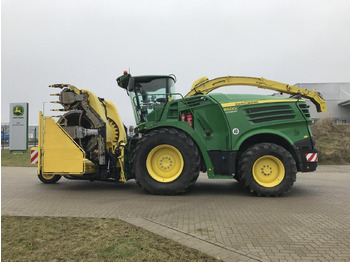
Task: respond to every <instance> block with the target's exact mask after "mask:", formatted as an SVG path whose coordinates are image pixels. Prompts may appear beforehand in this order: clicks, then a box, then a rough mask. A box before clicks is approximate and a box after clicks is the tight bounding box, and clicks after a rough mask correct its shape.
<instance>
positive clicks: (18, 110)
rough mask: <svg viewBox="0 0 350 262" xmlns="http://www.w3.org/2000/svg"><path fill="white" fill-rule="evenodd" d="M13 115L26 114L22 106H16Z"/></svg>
mask: <svg viewBox="0 0 350 262" xmlns="http://www.w3.org/2000/svg"><path fill="white" fill-rule="evenodd" d="M13 114H14V115H15V116H23V114H24V107H23V106H21V105H15V106H14V107H13Z"/></svg>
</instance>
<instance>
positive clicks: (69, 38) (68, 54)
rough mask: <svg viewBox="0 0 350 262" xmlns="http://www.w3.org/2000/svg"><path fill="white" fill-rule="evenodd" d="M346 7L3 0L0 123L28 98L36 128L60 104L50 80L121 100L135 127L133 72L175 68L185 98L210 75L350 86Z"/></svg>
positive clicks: (349, 4) (235, 0)
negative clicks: (129, 90) (124, 85)
mask: <svg viewBox="0 0 350 262" xmlns="http://www.w3.org/2000/svg"><path fill="white" fill-rule="evenodd" d="M349 10H350V1H348V0H343V1H342V0H332V1H331V0H328V1H324V0H285V1H280V0H264V1H261V0H245V1H239V0H201V1H199V0H147V1H137V0H127V1H125V0H124V1H119V0H98V1H97V0H2V1H1V122H2V123H4V122H8V121H9V104H10V103H16V102H28V103H29V108H30V109H29V110H30V113H29V123H30V124H37V123H38V111H39V110H43V108H44V110H45V114H46V115H52V113H50V112H49V109H50V108H59V107H57V105H54V104H50V103H49V101H51V100H54V99H53V97H50V96H49V94H50V93H57V89H56V90H55V89H50V88H48V86H49V85H50V84H55V83H69V84H72V85H75V86H76V87H78V88H81V89H87V90H90V91H92V92H93V93H95V94H96V95H98V96H99V97H103V98H105V99H106V100H109V101H112V102H114V103H115V104H116V105H117V107H118V109H119V112H120V114H121V117H122V119H123V121H124V123H125V125H127V126H129V125H134V119H133V113H132V108H131V105H130V100H129V97H128V96H127V94H126V93H125V91H124V90H123V89H121V88H119V87H118V86H117V83H116V81H115V79H116V78H117V77H118V76H120V75H121V74H122V73H123V71H124V70H129V69H130V71H131V74H132V75H148V74H160V75H169V74H175V75H176V77H177V80H178V81H177V91H178V92H180V93H182V94H183V95H185V94H186V93H187V92H188V91H189V90H190V88H191V85H192V83H193V82H194V81H195V80H197V79H198V78H200V77H203V76H206V77H208V78H209V79H211V78H216V77H220V76H227V75H231V76H253V77H265V78H267V79H270V80H275V81H279V82H283V83H288V84H295V83H308V82H312V83H317V82H320V83H322V82H350V48H349V47H350V30H349V28H350V16H349ZM220 91H221V89H220ZM222 91H223V92H226V93H227V92H231V93H266V92H267V91H263V90H261V89H256V88H247V87H225V88H224V89H222Z"/></svg>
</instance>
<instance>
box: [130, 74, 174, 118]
mask: <svg viewBox="0 0 350 262" xmlns="http://www.w3.org/2000/svg"><path fill="white" fill-rule="evenodd" d="M128 91H129V94H130V98H131V100H132V105H133V110H134V114H135V119H136V122H137V124H138V123H140V122H145V121H147V115H148V114H149V113H150V112H152V111H153V110H154V109H155V108H157V107H159V106H162V105H164V104H166V102H167V101H169V100H170V99H172V94H174V93H175V80H174V78H173V77H171V76H139V77H132V78H130V81H129V85H128Z"/></svg>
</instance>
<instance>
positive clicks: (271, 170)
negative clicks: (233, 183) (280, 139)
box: [239, 143, 297, 196]
mask: <svg viewBox="0 0 350 262" xmlns="http://www.w3.org/2000/svg"><path fill="white" fill-rule="evenodd" d="M296 173H297V169H296V163H295V160H294V159H293V157H292V156H291V154H290V153H289V152H288V151H287V150H286V149H284V148H283V147H281V146H278V145H276V144H272V143H261V144H257V145H254V146H252V147H250V148H248V149H247V150H246V151H245V152H244V153H243V155H242V158H241V160H240V164H239V177H240V180H241V183H242V184H243V186H244V187H245V188H246V189H248V190H249V191H250V192H252V193H254V194H255V195H257V196H279V195H281V194H283V193H286V192H288V191H289V190H290V189H291V188H292V187H293V183H294V182H295V179H296Z"/></svg>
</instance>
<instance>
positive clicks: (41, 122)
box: [38, 111, 44, 175]
mask: <svg viewBox="0 0 350 262" xmlns="http://www.w3.org/2000/svg"><path fill="white" fill-rule="evenodd" d="M38 134H39V139H38V147H39V159H38V175H39V174H40V173H41V170H42V168H43V162H42V154H43V144H44V142H43V137H44V136H43V135H44V115H43V113H42V112H41V111H39V133H38Z"/></svg>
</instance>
